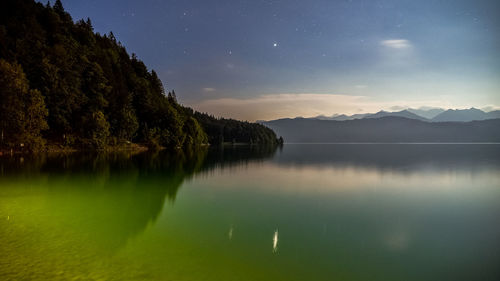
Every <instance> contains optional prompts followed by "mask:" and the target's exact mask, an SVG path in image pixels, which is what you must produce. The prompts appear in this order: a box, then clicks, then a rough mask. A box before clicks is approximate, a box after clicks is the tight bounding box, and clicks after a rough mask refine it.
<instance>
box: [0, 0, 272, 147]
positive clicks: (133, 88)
mask: <svg viewBox="0 0 500 281" xmlns="http://www.w3.org/2000/svg"><path fill="white" fill-rule="evenodd" d="M0 106H1V112H0V129H1V139H0V146H1V147H2V148H12V147H18V146H21V145H22V146H23V147H24V149H28V150H32V151H34V150H41V149H43V147H44V146H45V144H46V143H49V144H52V145H58V146H64V147H75V148H93V149H103V148H106V147H108V146H109V145H119V144H123V143H128V142H137V143H144V144H147V145H150V146H155V147H160V146H163V147H167V148H180V147H185V146H193V145H201V144H207V143H210V144H219V143H223V142H245V143H255V144H276V143H277V139H276V135H275V134H274V132H273V131H272V130H271V129H269V128H267V127H265V126H263V125H260V124H255V123H249V122H240V121H236V120H232V119H222V118H216V117H213V116H210V115H208V114H204V113H199V112H195V111H193V110H192V109H191V108H187V107H184V106H182V105H180V104H179V103H178V102H177V98H176V94H175V92H174V91H171V92H168V93H166V92H165V89H164V86H163V83H162V81H161V80H160V79H159V77H158V75H157V73H156V72H155V71H154V70H149V69H148V68H147V67H146V65H145V64H144V63H143V62H142V61H141V60H139V59H138V58H137V56H136V55H135V54H132V55H129V54H128V52H127V50H126V49H125V47H124V46H123V45H122V44H121V43H120V42H119V41H118V40H117V39H116V38H115V36H114V35H113V33H112V32H110V33H109V34H99V33H96V32H94V29H93V27H92V22H91V20H90V19H88V18H87V19H86V20H83V19H82V20H78V21H76V22H74V21H73V19H72V17H71V16H70V15H69V13H67V12H66V11H65V10H64V8H63V5H62V3H61V1H60V0H57V1H56V2H55V4H54V5H53V6H52V5H50V3H47V4H46V5H44V4H41V3H37V2H35V1H33V0H3V1H1V2H0Z"/></svg>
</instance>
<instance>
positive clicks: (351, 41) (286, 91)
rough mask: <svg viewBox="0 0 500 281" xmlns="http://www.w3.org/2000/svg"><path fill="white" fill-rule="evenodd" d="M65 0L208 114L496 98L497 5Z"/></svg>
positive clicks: (484, 103) (485, 102) (262, 115)
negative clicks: (112, 34) (111, 34)
mask: <svg viewBox="0 0 500 281" xmlns="http://www.w3.org/2000/svg"><path fill="white" fill-rule="evenodd" d="M63 5H64V6H65V8H66V10H67V11H68V12H70V13H71V15H72V16H73V18H74V19H75V20H78V19H80V18H87V17H90V18H91V19H92V22H93V25H94V28H95V31H97V32H100V33H108V32H109V31H113V33H114V34H115V36H116V38H117V39H118V40H119V41H121V42H122V43H123V44H124V45H125V46H126V47H127V50H128V51H129V52H133V53H136V54H137V56H138V57H139V58H141V59H142V60H143V61H144V62H145V63H146V65H148V67H150V68H153V69H155V70H156V71H157V72H158V74H159V76H160V78H161V79H162V80H163V82H164V84H165V86H166V88H167V89H169V90H170V89H175V91H176V93H177V95H178V96H179V99H180V101H181V102H183V103H184V104H186V105H189V106H193V107H195V108H196V109H199V110H202V111H208V112H211V113H214V114H216V115H222V116H227V117H234V118H239V119H245V120H257V119H273V118H278V117H293V116H315V115H319V114H325V115H331V114H333V113H351V114H352V113H359V112H373V111H378V110H380V109H385V110H389V109H391V108H404V107H410V106H411V107H419V106H426V105H427V106H436V107H446V108H464V107H471V106H474V107H478V108H485V107H488V108H490V109H491V108H497V107H498V106H499V105H500V79H499V77H500V55H499V54H500V52H499V50H500V36H498V34H500V1H493V0H492V1H472V0H469V1H464V0H458V1H436V0H422V1H406V0H403V1H395V0H380V1H356V0H352V1H331V0H330V1H326V0H311V1H292V0H289V1H270V0H267V1H259V0H247V1H244V0H215V1H206V0H183V1H180V0H144V1H131V0H122V1H98V0H88V1H81V0H80V1H77V0H63ZM308 97H309V99H308ZM301 105H302V108H299V107H301Z"/></svg>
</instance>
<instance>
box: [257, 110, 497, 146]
mask: <svg viewBox="0 0 500 281" xmlns="http://www.w3.org/2000/svg"><path fill="white" fill-rule="evenodd" d="M263 124H264V125H266V126H267V127H269V128H271V129H273V130H274V131H275V132H276V134H277V135H280V136H282V137H283V138H284V139H285V140H286V141H287V142H291V143H297V142H298V143H352V142H356V143H357V142H359V143H386V142H387V143H394V142H396V143H399V142H401V143H420V142H424V143H426V142H431V143H469V142H473V143H474V142H475V143H485V142H486V143H488V142H492V143H497V142H500V119H491V120H481V121H470V122H427V121H422V120H417V119H411V118H406V117H400V116H384V117H380V118H366V117H365V118H362V119H354V120H344V121H336V120H318V119H310V118H295V119H290V118H286V119H279V120H273V121H267V122H264V123H263Z"/></svg>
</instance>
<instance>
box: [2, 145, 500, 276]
mask: <svg viewBox="0 0 500 281" xmlns="http://www.w3.org/2000/svg"><path fill="white" fill-rule="evenodd" d="M499 148H500V146H498V145H496V146H494V145H477V146H470V145H450V146H443V145H434V146H432V145H285V146H284V147H283V150H282V151H276V150H275V149H269V148H263V147H256V146H246V147H245V146H230V147H223V148H217V149H204V150H200V151H186V152H177V153H172V152H164V151H162V152H159V153H156V154H148V153H141V154H130V153H125V154H123V153H121V154H99V155H74V154H73V155H50V156H44V157H38V158H30V157H26V156H25V157H24V158H22V159H21V158H20V157H19V156H15V157H12V158H10V157H9V158H0V173H1V174H0V175H1V176H0V249H2V252H3V253H5V254H3V255H2V257H0V276H2V277H4V276H7V278H5V279H6V280H31V279H33V280H71V279H74V278H75V277H80V279H83V280H99V279H102V280H249V281H250V280H297V281H298V280H337V279H338V280H370V281H373V280H475V279H477V278H475V277H477V276H479V275H478V274H482V275H481V276H483V277H484V278H481V279H482V280H497V279H498V278H496V277H497V276H499V275H498V269H497V268H498V262H499V257H498V250H499V249H500V244H499V242H500V240H499V239H498V237H500V236H499V235H500V226H499V225H498V223H497V221H498V218H499V217H500V207H499V206H500V204H499V202H500V190H499V188H498V187H499V186H500V173H499V171H500V150H499ZM278 226H279V229H278ZM279 232H281V234H282V235H284V234H286V239H285V240H286V241H285V240H281V241H279V238H280V237H279V234H280V233H279ZM283 237H284V236H282V237H281V238H282V239H283ZM283 242H284V243H283ZM270 248H271V249H270ZM270 250H271V251H270ZM59 271H64V273H61V274H60V275H58V274H59ZM23 274H24V275H23ZM92 274H93V275H92ZM33 276H36V278H33Z"/></svg>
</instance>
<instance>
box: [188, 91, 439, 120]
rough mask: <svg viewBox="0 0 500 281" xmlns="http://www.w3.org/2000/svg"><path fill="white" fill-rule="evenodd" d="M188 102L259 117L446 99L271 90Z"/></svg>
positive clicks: (211, 109)
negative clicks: (381, 98)
mask: <svg viewBox="0 0 500 281" xmlns="http://www.w3.org/2000/svg"><path fill="white" fill-rule="evenodd" d="M187 104H188V105H190V106H192V107H193V108H194V109H196V110H198V111H201V112H209V113H210V114H214V115H215V116H220V117H229V118H236V119H240V120H248V121H255V120H272V119H278V118H288V117H292V118H293V117H296V116H303V117H313V116H318V115H325V116H331V115H333V114H335V113H345V114H355V113H362V112H364V113H373V112H378V111H380V110H382V109H383V110H389V109H390V108H391V107H394V106H400V107H401V108H408V107H414V108H416V107H419V106H424V105H427V106H441V105H443V101H439V100H421V101H404V100H393V101H377V100H374V99H373V98H370V97H366V96H353V95H336V94H311V93H297V94H268V95H261V96H257V97H252V98H214V99H206V100H203V101H200V102H187ZM360 109H361V110H360Z"/></svg>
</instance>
